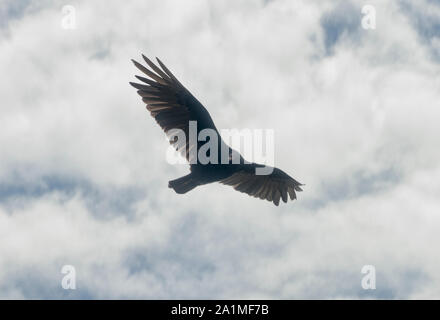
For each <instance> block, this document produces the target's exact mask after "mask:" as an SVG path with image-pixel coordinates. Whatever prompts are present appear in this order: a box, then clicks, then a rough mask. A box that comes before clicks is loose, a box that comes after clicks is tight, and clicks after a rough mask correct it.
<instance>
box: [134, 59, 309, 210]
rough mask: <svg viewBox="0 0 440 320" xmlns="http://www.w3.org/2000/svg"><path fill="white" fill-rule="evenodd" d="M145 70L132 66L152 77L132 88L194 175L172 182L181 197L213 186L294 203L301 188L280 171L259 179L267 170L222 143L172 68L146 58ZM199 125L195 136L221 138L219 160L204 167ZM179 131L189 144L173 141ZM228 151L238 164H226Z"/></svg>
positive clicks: (229, 155)
mask: <svg viewBox="0 0 440 320" xmlns="http://www.w3.org/2000/svg"><path fill="white" fill-rule="evenodd" d="M142 57H143V58H144V60H145V62H146V63H147V65H148V66H149V67H150V68H151V70H150V69H148V68H147V67H145V66H143V65H142V64H140V63H138V62H136V61H134V60H132V61H133V63H134V65H135V66H136V67H137V68H138V69H139V70H140V71H142V72H143V73H144V74H145V75H147V76H148V77H149V78H145V77H141V76H136V78H137V79H139V80H140V81H142V82H143V84H140V83H133V82H130V84H131V85H132V86H133V87H135V88H136V89H138V91H137V93H138V94H139V95H140V96H141V97H142V101H143V102H144V103H146V105H147V110H148V111H150V113H151V115H152V116H153V118H154V119H155V120H156V122H157V123H158V124H159V125H160V127H161V128H162V129H163V130H164V131H165V133H166V134H167V135H168V136H169V137H170V136H172V137H173V138H171V139H170V144H171V145H173V146H174V147H175V148H176V150H177V151H179V152H180V153H181V154H182V156H184V157H185V158H186V160H187V161H189V163H190V171H191V173H189V174H188V175H186V176H183V177H181V178H178V179H175V180H171V181H169V183H168V187H170V188H172V189H174V191H175V192H177V193H180V194H181V193H186V192H188V191H190V190H192V189H194V188H195V187H197V186H200V185H204V184H208V183H211V182H220V183H223V184H226V185H230V186H232V187H233V188H234V189H235V190H237V191H240V192H244V193H247V194H249V195H251V196H254V197H257V198H260V199H266V200H268V201H273V203H274V204H275V205H277V206H278V204H279V203H280V199H282V200H283V201H284V202H287V199H288V196H290V199H291V200H294V199H296V193H295V191H302V189H301V188H300V186H301V185H302V184H301V183H299V182H298V181H296V180H295V179H293V178H292V177H290V176H289V175H288V174H286V173H285V172H284V171H282V170H280V169H278V168H271V169H273V170H272V172H271V173H270V174H266V175H261V174H256V169H257V168H263V167H265V166H264V165H261V164H257V163H249V162H247V161H245V160H244V159H243V157H242V156H241V155H240V154H239V153H238V152H237V151H235V150H234V149H232V148H229V146H227V145H226V144H225V142H224V141H223V139H222V138H221V136H220V134H219V132H218V130H217V128H216V127H215V125H214V122H213V121H212V119H211V116H210V115H209V113H208V111H207V110H206V109H205V108H204V107H203V105H202V104H201V103H200V102H199V101H198V100H197V99H196V98H195V97H194V96H193V95H192V94H191V92H189V91H188V90H187V89H186V88H185V87H184V86H183V85H182V84H181V83H180V82H179V81H178V80H177V79H176V77H175V76H174V75H173V74H172V73H171V72H170V70H168V68H167V67H166V66H165V65H164V64H163V63H162V62H161V61H160V60H159V59H158V58H156V59H157V62H158V64H159V66H160V67H161V68H159V67H158V66H157V65H155V64H154V63H153V62H152V61H150V60H149V59H148V58H147V57H146V56H144V55H142ZM190 121H197V136H198V134H199V132H200V131H202V130H203V129H212V130H214V132H215V134H216V136H217V138H218V142H219V143H218V153H217V154H218V159H217V160H218V161H216V162H215V161H211V162H210V163H202V162H201V161H200V159H197V157H195V156H194V155H197V152H198V150H199V149H200V147H201V146H202V145H203V144H204V143H203V141H198V139H196V141H191V139H190V137H189V136H190V134H189V122H190ZM176 129H180V130H182V131H183V132H184V133H185V135H186V139H185V140H184V141H183V142H182V141H179V140H178V139H176V136H175V135H174V136H173V132H175V131H174V130H176ZM225 146H226V148H227V150H229V151H228V152H229V154H227V157H228V159H229V160H232V159H234V157H237V158H236V159H239V162H237V161H235V162H232V163H229V162H228V163H226V164H225V163H224V162H223V163H222V161H221V159H220V157H221V152H222V150H224V149H222V148H224V147H225Z"/></svg>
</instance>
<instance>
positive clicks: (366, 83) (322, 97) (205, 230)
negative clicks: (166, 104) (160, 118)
mask: <svg viewBox="0 0 440 320" xmlns="http://www.w3.org/2000/svg"><path fill="white" fill-rule="evenodd" d="M416 3H417V5H416V4H415V2H413V1H409V0H408V1H403V0H402V1H397V0H396V1H379V0H377V1H368V2H364V1H313V0H312V1H311V0H304V1H289V0H285V1H283V0H274V1H219V0H214V1H205V0H191V1H189V0H186V1H169V0H168V1H167V0H160V1H145V0H139V1H125V2H122V1H116V0H115V1H113V0H112V1H109V0H106V1H104V0H100V1H70V2H67V1H49V0H47V1H46V0H39V1H32V0H0V70H1V76H0V97H1V103H0V132H1V135H0V154H1V161H0V298H66V299H68V298H150V299H154V298H161V299H163V298H231V299H233V298H282V299H292V298H324V299H333V298H390V299H394V298H428V299H430V298H437V299H438V298H440V273H439V270H440V254H439V250H438V245H437V244H438V243H440V232H439V230H440V229H439V228H440V210H439V209H440V199H439V194H440V161H439V160H440V149H439V147H438V146H439V136H440V129H439V119H440V109H439V101H440V78H439V75H440V4H439V2H438V1H434V0H424V1H417V2H416ZM366 4H369V5H372V6H373V8H374V9H375V10H376V28H375V29H364V28H363V26H362V19H363V17H364V15H363V14H362V7H363V6H364V5H366ZM65 5H71V6H72V7H68V8H67V9H66V10H67V11H64V12H63V10H62V8H63V6H65ZM72 8H73V9H74V13H75V18H76V19H75V21H74V22H75V23H76V24H75V28H74V29H66V28H65V27H66V23H69V21H70V22H71V20H69V21H67V22H66V20H65V19H66V15H67V14H68V13H70V14H71V12H72V11H71V10H70V9H72ZM69 10H70V11H69ZM69 17H71V16H69ZM67 26H72V25H69V24H67ZM141 53H145V54H146V55H148V56H149V57H155V56H157V57H159V58H160V59H161V60H162V61H163V62H165V64H166V65H167V66H168V67H169V68H170V69H171V70H172V71H173V72H174V74H175V75H176V76H177V77H178V78H179V80H180V81H181V82H182V83H183V84H184V85H185V86H186V87H187V88H188V89H189V90H191V92H192V93H193V94H194V95H195V96H196V97H197V98H198V99H199V100H200V101H201V102H202V103H203V104H204V105H205V106H206V107H207V109H208V110H209V112H210V113H211V116H212V117H213V119H214V121H215V123H216V125H217V127H218V128H219V129H220V128H250V129H273V130H274V135H275V136H274V139H275V165H276V166H278V167H280V168H282V169H283V170H284V171H286V172H287V173H288V174H290V175H292V176H293V177H294V178H295V179H297V180H299V181H300V182H302V183H305V184H306V186H305V187H304V192H302V193H299V194H298V201H295V202H289V203H288V204H284V203H282V204H280V206H279V207H275V206H274V205H273V204H272V203H269V202H268V201H262V200H259V199H255V198H252V197H249V196H247V195H244V194H242V193H239V192H236V191H234V190H233V189H232V188H231V187H228V186H224V185H220V184H212V185H207V186H204V187H200V188H196V189H195V190H193V191H191V192H189V193H188V194H185V195H177V194H175V193H174V191H172V190H171V189H169V188H168V187H167V185H168V180H171V179H175V178H177V177H179V176H181V175H184V174H186V173H187V172H188V167H187V166H186V165H177V166H172V165H170V164H168V163H167V162H166V161H165V159H166V147H167V143H166V141H165V138H164V134H163V133H162V131H161V130H160V128H159V127H158V126H157V125H156V123H155V121H154V120H153V119H152V118H151V117H150V116H149V114H148V112H147V111H146V110H145V107H144V104H143V103H142V102H141V101H140V99H139V97H138V96H137V94H136V91H135V90H134V89H133V88H132V87H130V86H129V84H128V82H129V81H133V80H134V75H135V74H138V71H137V69H135V67H134V66H133V65H132V64H131V62H130V59H131V58H136V59H140V54H141ZM64 265H72V266H74V267H75V270H76V289H75V290H64V289H63V288H62V287H61V279H62V278H63V276H64V275H63V274H62V273H61V268H62V267H63V266H64ZM364 265H373V266H374V267H375V269H376V276H377V279H376V289H375V290H364V289H363V288H362V286H361V280H362V277H363V276H364V274H362V273H361V269H362V267H363V266H364Z"/></svg>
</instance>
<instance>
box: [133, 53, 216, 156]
mask: <svg viewBox="0 0 440 320" xmlns="http://www.w3.org/2000/svg"><path fill="white" fill-rule="evenodd" d="M142 57H143V58H144V60H145V62H146V63H147V65H148V66H149V67H150V68H151V69H148V68H147V67H146V66H144V65H142V64H140V63H138V62H137V61H134V60H132V61H133V63H134V65H135V66H136V67H137V68H138V69H139V70H140V71H142V72H143V73H144V74H145V75H147V76H148V78H145V77H141V76H136V78H137V79H139V80H140V81H142V82H143V83H142V84H141V83H134V82H130V84H131V85H132V86H133V87H135V88H136V89H138V91H137V93H138V94H139V95H140V96H141V97H142V101H143V102H145V103H146V105H147V109H148V111H150V113H151V115H152V116H153V118H154V119H155V120H156V122H157V123H158V124H159V125H160V127H161V128H162V129H163V130H164V131H165V133H166V134H167V135H168V136H169V137H170V136H174V134H175V132H176V130H174V129H181V130H183V131H184V132H185V135H186V143H185V142H184V143H182V141H177V139H170V143H171V144H172V145H173V146H174V147H175V148H176V150H178V151H179V152H180V153H181V154H182V156H184V157H185V158H186V159H187V160H188V161H190V160H191V159H190V157H191V156H192V154H194V153H190V149H192V148H194V147H196V145H190V143H191V142H190V140H189V121H197V134H198V133H199V132H200V131H201V130H203V129H206V128H210V129H213V130H215V131H216V132H217V134H218V131H217V129H216V127H215V125H214V122H213V121H212V119H211V116H210V115H209V113H208V111H207V110H206V109H205V108H204V107H203V105H202V104H201V103H200V102H199V101H198V100H197V99H196V98H195V97H194V96H193V95H192V94H191V93H190V92H189V91H188V90H187V89H186V88H185V87H184V86H183V85H182V84H181V83H180V82H179V80H177V78H176V77H175V76H174V75H173V74H172V73H171V71H170V70H168V68H167V67H166V66H165V65H164V64H163V63H162V62H161V61H160V60H159V59H158V58H156V59H157V62H158V64H159V66H160V67H161V68H159V67H158V66H157V65H155V64H154V63H153V62H152V61H151V60H149V59H148V58H147V57H146V56H144V55H142ZM179 142H180V143H179ZM195 142H196V144H197V143H198V142H197V138H196V141H195ZM197 149H198V148H197Z"/></svg>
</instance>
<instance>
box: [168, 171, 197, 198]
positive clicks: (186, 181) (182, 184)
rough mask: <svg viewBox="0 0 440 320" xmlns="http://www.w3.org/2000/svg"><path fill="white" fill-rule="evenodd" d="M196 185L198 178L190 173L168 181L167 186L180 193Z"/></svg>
mask: <svg viewBox="0 0 440 320" xmlns="http://www.w3.org/2000/svg"><path fill="white" fill-rule="evenodd" d="M198 185H199V182H198V179H197V178H195V177H194V175H193V174H192V173H190V174H187V175H186V176H183V177H180V178H178V179H175V180H171V181H169V182H168V187H169V188H172V189H174V191H176V192H177V193H180V194H182V193H187V192H188V191H190V190H192V189H194V188H195V187H197V186H198Z"/></svg>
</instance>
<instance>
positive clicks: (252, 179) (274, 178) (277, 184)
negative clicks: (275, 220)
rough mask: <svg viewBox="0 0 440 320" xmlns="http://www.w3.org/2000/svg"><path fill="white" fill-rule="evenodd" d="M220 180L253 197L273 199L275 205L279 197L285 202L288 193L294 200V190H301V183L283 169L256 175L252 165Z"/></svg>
mask: <svg viewBox="0 0 440 320" xmlns="http://www.w3.org/2000/svg"><path fill="white" fill-rule="evenodd" d="M220 182H221V183H223V184H226V185H230V186H233V187H234V189H235V190H237V191H240V192H244V193H247V194H249V195H251V196H253V197H256V198H260V199H263V200H264V199H266V200H268V201H271V202H272V201H273V203H274V204H275V205H276V206H278V205H279V203H280V199H283V201H284V202H287V196H288V195H289V196H290V199H291V200H294V199H296V193H295V191H302V189H301V188H300V186H302V184H301V183H299V182H298V181H296V180H295V179H293V178H292V177H290V176H289V175H288V174H287V173H285V172H284V171H282V170H280V169H278V168H274V169H273V171H272V173H271V174H269V175H257V174H255V166H253V165H245V166H243V169H242V170H240V171H238V172H236V173H234V174H233V175H231V176H230V177H228V178H226V179H223V180H221V181H220Z"/></svg>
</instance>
